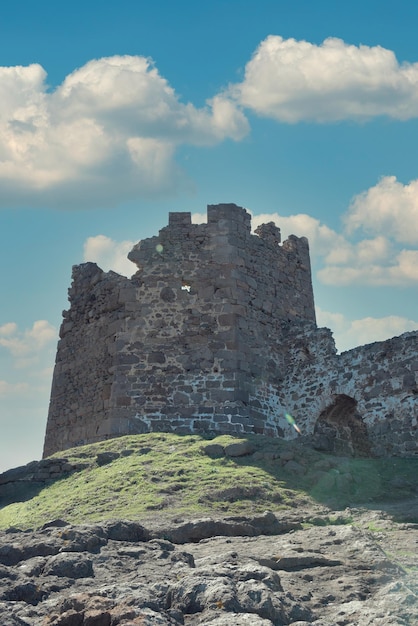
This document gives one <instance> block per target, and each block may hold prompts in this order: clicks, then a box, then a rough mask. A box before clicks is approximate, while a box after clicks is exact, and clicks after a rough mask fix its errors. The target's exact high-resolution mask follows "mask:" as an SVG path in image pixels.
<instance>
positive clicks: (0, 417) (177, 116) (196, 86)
mask: <svg viewBox="0 0 418 626" xmlns="http://www.w3.org/2000/svg"><path fill="white" fill-rule="evenodd" d="M417 22H418V4H417V3H416V2H414V1H412V0H410V1H405V0H404V1H402V0H400V1H399V2H397V3H396V5H395V4H394V3H393V2H385V1H382V0H380V1H379V2H375V1H374V0H369V1H368V2H367V3H365V2H359V1H356V0H354V1H352V2H350V3H347V2H339V1H337V0H332V1H326V0H325V1H322V0H316V1H315V2H312V0H306V1H298V0H292V1H290V0H288V1H283V2H281V1H280V0H274V1H269V0H257V1H255V0H254V1H249V0H229V1H228V0H223V1H222V0H211V1H210V2H196V0H194V1H191V0H189V1H186V0H177V1H176V2H171V1H169V0H154V2H152V3H151V2H142V1H140V0H136V1H127V0H119V2H118V3H109V2H107V3H106V2H100V3H99V2H96V1H94V0H90V1H89V2H88V3H86V2H80V1H79V0H75V1H73V2H71V3H58V2H55V1H54V2H48V1H44V2H43V1H42V0H39V2H37V3H34V2H32V1H29V0H23V1H22V2H20V3H18V4H14V5H13V4H12V3H8V4H7V5H5V6H4V7H2V12H1V16H0V256H1V268H2V270H1V272H0V293H1V307H0V426H1V438H0V471H1V470H4V469H6V468H8V467H14V466H17V465H20V464H23V463H26V462H28V461H30V460H32V459H37V458H40V456H41V454H42V443H43V435H44V430H45V424H46V416H47V409H48V400H49V391H50V384H51V376H52V368H53V363H54V358H55V348H56V342H57V333H58V328H59V325H60V322H61V313H62V310H63V309H65V308H66V307H67V289H68V287H69V285H70V276H71V266H72V265H73V264H76V263H81V262H83V261H85V260H89V261H96V262H97V263H98V264H99V265H100V266H101V267H102V268H103V269H105V270H107V269H110V268H111V269H115V270H117V271H121V272H128V271H129V266H130V265H131V264H130V263H129V262H127V261H125V257H126V253H127V251H128V250H129V249H130V247H131V246H132V245H133V243H135V242H137V241H138V240H140V239H141V238H144V237H149V236H152V235H154V234H157V232H158V230H159V229H160V228H161V227H163V226H165V225H166V223H167V219H168V212H169V211H182V210H183V211H191V212H192V213H194V214H196V216H195V218H194V219H196V220H199V219H200V218H199V214H204V213H205V210H206V205H207V204H213V203H218V202H235V203H236V204H239V205H241V206H244V207H246V208H247V209H248V210H250V211H251V212H252V214H253V225H254V226H256V225H257V224H259V223H260V222H262V221H270V220H272V219H273V220H274V221H276V223H277V225H278V226H280V227H281V229H282V235H283V237H286V236H287V235H289V234H291V233H294V234H296V235H305V236H307V237H308V238H309V241H310V247H311V261H312V270H313V282H314V290H315V300H316V306H317V317H318V324H319V325H324V326H328V327H330V328H331V329H332V330H333V333H334V337H335V340H336V344H337V347H338V348H339V349H340V350H341V351H342V350H345V349H349V348H351V347H354V346H356V345H361V344H364V343H369V342H372V341H377V340H383V339H386V338H388V337H391V336H394V335H399V334H401V333H403V332H406V331H409V330H414V329H417V328H418V312H417V285H418V159H417V152H418V148H417V134H418V39H417V37H416V24H417ZM134 269H135V268H134V266H132V271H133V270H134Z"/></svg>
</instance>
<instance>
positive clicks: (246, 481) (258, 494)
mask: <svg viewBox="0 0 418 626" xmlns="http://www.w3.org/2000/svg"><path fill="white" fill-rule="evenodd" d="M246 440H249V441H250V442H251V444H252V445H253V448H254V450H255V452H256V453H257V454H255V455H252V454H250V455H247V456H242V457H232V458H231V457H227V456H221V457H219V458H211V457H210V456H208V455H207V454H205V452H204V448H205V446H206V445H207V444H208V443H217V444H220V445H222V446H224V447H225V446H227V445H228V444H229V443H236V442H237V441H246ZM289 451H290V452H291V455H290V456H291V457H292V458H291V459H290V460H289V458H288V457H289V454H288V453H289ZM105 452H113V453H117V454H119V455H120V456H118V457H117V458H116V459H114V460H113V461H112V462H109V463H107V464H104V465H100V464H98V462H97V460H98V455H99V454H101V453H105ZM284 452H286V454H287V456H286V457H283V458H282V457H281V456H280V455H281V454H283V453H284ZM54 456H56V457H66V458H68V460H69V461H70V462H71V463H73V464H76V465H78V466H79V467H80V468H82V469H79V471H76V472H74V473H72V474H70V475H68V476H66V477H63V478H61V479H59V480H56V481H51V482H50V483H49V484H47V485H45V487H43V488H42V489H40V490H39V491H38V493H36V494H32V493H31V494H30V495H31V496H32V497H31V498H28V499H27V500H26V501H21V502H16V503H14V504H10V505H8V506H4V507H3V508H2V509H0V528H7V527H10V526H15V527H18V528H22V529H27V528H37V527H39V526H41V525H42V524H44V523H45V522H46V521H48V520H51V519H54V518H58V517H59V518H63V519H66V520H67V521H68V522H71V523H82V522H99V521H102V520H105V519H109V518H124V519H139V520H143V521H146V519H147V518H151V517H153V518H155V516H156V515H158V514H159V512H161V517H164V518H179V517H182V518H188V517H196V516H203V515H217V514H230V515H232V514H254V513H260V512H263V511H265V510H267V509H270V510H273V511H278V510H280V509H286V508H287V507H290V506H292V507H295V506H297V504H298V502H302V501H304V502H306V501H307V499H308V500H309V499H310V498H312V499H313V500H315V501H318V502H321V503H324V504H327V505H330V506H333V507H334V508H344V507H346V506H349V505H352V504H358V503H367V502H371V501H373V500H378V499H383V498H401V497H405V496H406V495H408V493H409V495H411V485H415V484H416V476H417V470H418V459H348V458H341V457H333V456H329V455H328V456H327V455H324V454H320V453H319V452H316V451H314V450H312V448H309V447H308V446H305V445H302V444H298V443H297V441H296V442H286V441H284V440H280V439H270V438H266V437H262V436H256V435H254V436H248V437H245V438H234V437H232V436H229V435H222V436H219V437H216V438H215V439H210V438H208V437H204V436H199V435H185V436H181V435H174V434H169V433H150V434H146V435H135V436H125V437H120V438H116V439H110V440H107V441H103V442H100V443H97V444H91V445H88V446H83V447H79V448H73V449H71V450H67V451H65V452H61V453H58V454H56V455H54ZM394 478H396V481H397V482H396V481H395V482H396V484H397V485H398V487H397V488H394V487H393V485H394V483H393V480H394ZM408 490H409V491H408ZM22 499H23V498H22ZM328 523H332V521H331V520H330V521H329V522H328ZM339 523H341V522H339Z"/></svg>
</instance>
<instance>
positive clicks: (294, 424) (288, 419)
mask: <svg viewBox="0 0 418 626" xmlns="http://www.w3.org/2000/svg"><path fill="white" fill-rule="evenodd" d="M284 416H285V418H286V419H287V421H288V423H289V424H290V425H291V426H293V428H294V429H295V430H296V432H297V433H299V435H301V434H302V432H301V430H300V428H299V426H298V425H297V424H296V422H295V418H294V417H292V416H291V415H290V414H289V413H285V415H284Z"/></svg>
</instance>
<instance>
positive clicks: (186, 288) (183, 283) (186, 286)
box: [181, 280, 192, 293]
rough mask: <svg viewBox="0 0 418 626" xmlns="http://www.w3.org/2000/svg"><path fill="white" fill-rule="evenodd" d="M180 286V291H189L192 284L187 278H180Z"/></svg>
mask: <svg viewBox="0 0 418 626" xmlns="http://www.w3.org/2000/svg"><path fill="white" fill-rule="evenodd" d="M181 288H182V291H188V292H189V293H190V289H191V288H192V286H191V284H190V283H189V282H188V281H187V280H182V281H181Z"/></svg>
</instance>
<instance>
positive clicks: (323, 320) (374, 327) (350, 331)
mask: <svg viewBox="0 0 418 626" xmlns="http://www.w3.org/2000/svg"><path fill="white" fill-rule="evenodd" d="M316 317H317V323H318V326H326V327H327V328H331V329H332V331H333V335H334V339H335V343H336V346H337V348H338V349H339V350H340V351H341V352H342V351H344V350H350V349H351V348H355V347H356V346H362V345H365V344H367V343H373V342H375V341H385V340H386V339H388V338H390V337H396V336H398V335H402V334H403V333H406V332H409V331H413V330H418V321H414V320H409V319H407V318H405V317H399V316H397V315H390V316H387V317H382V318H375V317H365V318H363V319H359V320H349V319H347V318H346V317H345V316H344V315H343V314H342V313H331V312H328V311H323V310H322V309H321V308H319V307H316Z"/></svg>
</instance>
